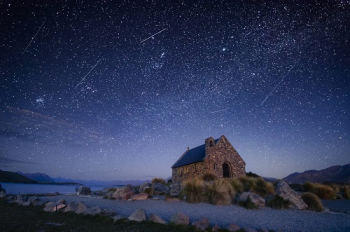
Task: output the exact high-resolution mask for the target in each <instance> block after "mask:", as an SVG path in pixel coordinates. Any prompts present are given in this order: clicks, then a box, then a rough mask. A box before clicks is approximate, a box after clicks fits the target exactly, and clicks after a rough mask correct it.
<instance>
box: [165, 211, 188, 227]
mask: <svg viewBox="0 0 350 232" xmlns="http://www.w3.org/2000/svg"><path fill="white" fill-rule="evenodd" d="M170 221H171V222H172V223H175V224H177V225H186V226H187V225H188V224H190V219H189V217H188V216H186V215H185V214H182V213H175V214H174V215H173V216H172V217H171V218H170Z"/></svg>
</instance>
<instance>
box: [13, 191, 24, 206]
mask: <svg viewBox="0 0 350 232" xmlns="http://www.w3.org/2000/svg"><path fill="white" fill-rule="evenodd" d="M15 202H16V203H18V204H20V205H21V204H23V197H22V195H20V194H17V196H16V200H15Z"/></svg>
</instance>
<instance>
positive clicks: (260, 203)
mask: <svg viewBox="0 0 350 232" xmlns="http://www.w3.org/2000/svg"><path fill="white" fill-rule="evenodd" d="M248 197H249V198H250V200H251V201H252V203H253V204H254V205H255V206H256V207H258V208H263V207H265V199H264V198H262V197H261V196H260V195H259V194H256V193H253V192H244V193H242V194H240V195H239V197H238V201H244V202H245V201H247V199H248Z"/></svg>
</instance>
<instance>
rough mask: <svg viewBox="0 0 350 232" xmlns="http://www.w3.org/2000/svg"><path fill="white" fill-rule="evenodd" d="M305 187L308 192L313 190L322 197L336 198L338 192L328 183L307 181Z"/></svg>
mask: <svg viewBox="0 0 350 232" xmlns="http://www.w3.org/2000/svg"><path fill="white" fill-rule="evenodd" d="M304 188H305V189H306V191H307V192H311V193H313V194H315V195H317V196H318V197H319V198H321V199H335V197H336V193H335V192H334V190H333V189H332V187H330V186H327V185H323V184H317V183H310V182H306V183H305V184H304Z"/></svg>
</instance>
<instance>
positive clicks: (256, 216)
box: [40, 195, 350, 232]
mask: <svg viewBox="0 0 350 232" xmlns="http://www.w3.org/2000/svg"><path fill="white" fill-rule="evenodd" d="M59 199H65V200H66V201H67V202H68V203H69V202H71V201H82V202H84V203H85V204H86V205H87V206H88V207H93V206H100V207H101V208H102V209H104V208H105V209H110V210H114V211H116V212H117V214H120V215H124V216H129V215H130V214H131V213H133V212H134V211H135V210H136V209H140V208H142V209H144V210H145V211H146V214H147V216H149V215H150V213H155V214H157V215H158V216H160V217H161V218H163V219H164V220H166V221H169V220H170V218H171V216H172V215H173V214H174V213H176V212H181V213H184V214H186V215H187V216H189V218H190V222H192V221H194V220H196V219H198V218H200V217H206V218H208V219H209V221H210V224H211V225H212V226H213V225H215V224H218V225H219V226H221V227H227V226H228V225H229V224H230V223H234V224H236V225H238V226H240V227H244V228H254V229H260V228H264V229H269V230H275V231H278V230H281V231H318V232H320V231H350V215H349V214H341V213H332V212H322V213H318V212H311V211H294V210H274V209H268V208H266V209H259V210H247V209H245V208H243V207H240V206H237V205H225V206H215V205H210V204H204V203H200V204H189V203H186V202H165V201H164V200H150V199H149V200H144V201H132V202H129V201H115V200H108V199H102V198H96V197H82V196H76V195H58V196H51V197H40V200H41V201H44V202H45V201H57V200H59Z"/></svg>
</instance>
